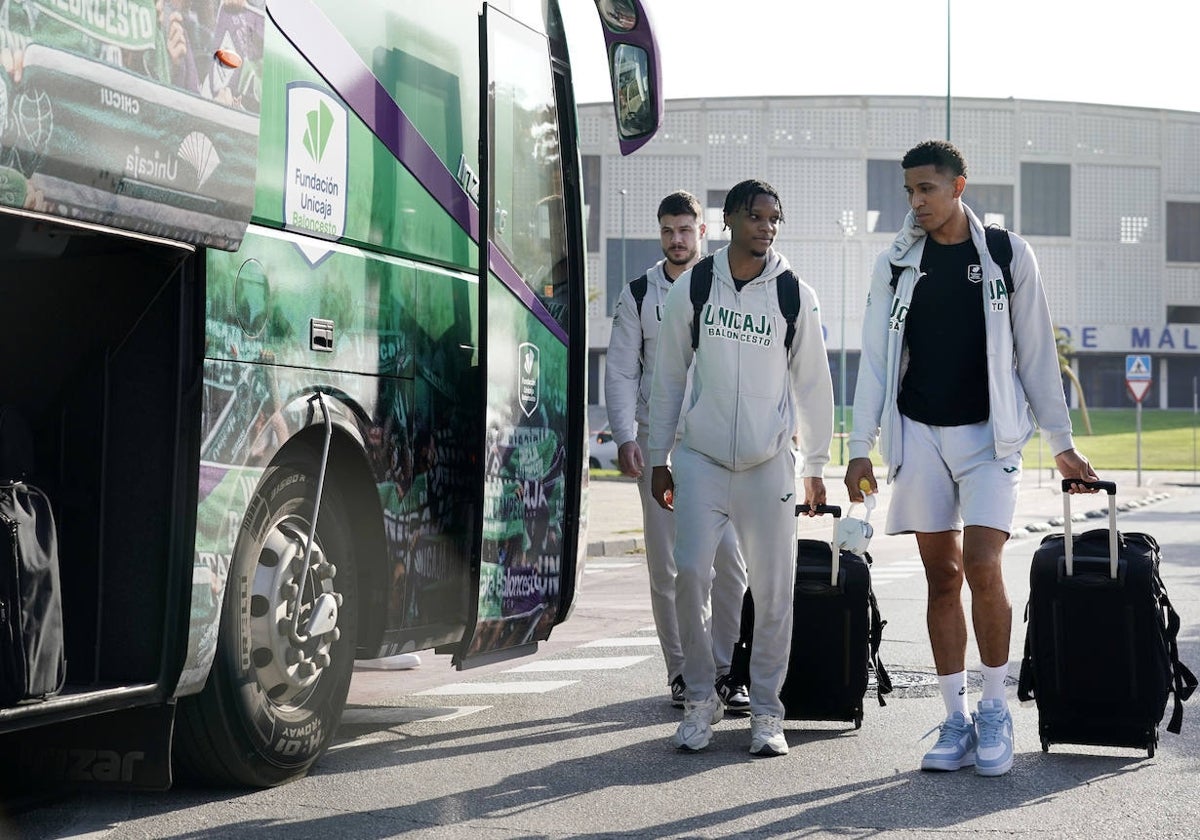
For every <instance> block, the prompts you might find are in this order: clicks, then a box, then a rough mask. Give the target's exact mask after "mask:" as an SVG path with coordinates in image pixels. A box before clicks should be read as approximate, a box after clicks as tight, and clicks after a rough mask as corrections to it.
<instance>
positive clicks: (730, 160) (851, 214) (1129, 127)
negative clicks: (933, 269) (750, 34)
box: [579, 96, 1200, 408]
mask: <svg viewBox="0 0 1200 840" xmlns="http://www.w3.org/2000/svg"><path fill="white" fill-rule="evenodd" d="M579 119H580V128H581V131H580V134H581V154H582V155H583V157H584V163H585V167H584V168H585V185H584V188H585V189H584V193H585V202H587V203H588V204H589V210H590V212H593V213H598V214H599V219H598V225H597V223H596V222H595V221H593V223H592V224H591V226H590V227H589V244H588V247H589V255H588V269H589V272H590V275H589V277H590V284H591V292H592V304H591V308H590V313H589V330H590V343H591V346H592V349H593V360H594V364H593V371H592V374H593V376H592V382H593V388H592V394H593V396H592V402H593V403H598V402H601V401H602V396H601V394H600V391H601V390H602V389H601V388H599V387H597V386H598V384H599V382H601V381H602V369H603V359H602V354H603V351H604V349H605V348H606V346H607V343H608V337H609V331H610V323H611V319H610V317H609V316H610V314H611V305H612V303H615V297H612V295H613V294H615V292H616V291H619V288H620V285H619V284H620V281H621V280H622V279H623V280H625V281H627V280H629V279H630V278H632V277H635V276H637V275H638V274H640V273H641V272H642V271H643V270H644V269H645V268H646V264H647V263H648V261H649V260H651V259H654V258H657V257H658V256H661V253H660V252H659V251H658V245H657V220H656V218H655V212H656V210H657V207H658V202H659V201H660V199H661V198H662V197H663V196H664V195H666V194H667V193H669V192H671V191H673V190H676V189H686V190H688V191H689V192H692V193H693V194H695V195H696V196H697V197H698V198H699V199H700V201H701V203H702V204H705V205H706V207H708V208H709V210H708V211H707V212H708V219H707V222H708V224H709V231H708V234H709V235H708V239H709V240H710V250H711V249H715V248H716V247H720V241H719V240H720V239H721V237H722V234H721V232H720V228H721V221H720V219H721V213H720V207H721V203H722V202H723V199H724V195H725V192H726V191H727V190H728V189H729V188H730V187H732V186H733V185H734V184H735V183H737V182H738V181H741V180H743V179H746V178H760V179H762V180H765V181H767V182H768V183H770V184H771V185H772V186H774V187H775V189H776V190H778V192H779V194H780V196H781V198H782V200H783V209H784V215H785V218H786V222H785V223H784V225H783V226H782V228H781V232H780V235H779V238H778V239H777V242H776V248H777V249H778V250H779V251H781V252H782V253H783V254H784V255H785V256H786V257H787V258H788V260H789V261H790V262H791V264H792V265H793V267H794V268H795V269H796V270H797V271H798V273H799V274H800V276H801V277H803V278H804V279H805V280H806V281H807V282H808V283H809V284H811V285H812V286H813V287H814V288H815V289H816V290H817V293H818V295H819V296H820V300H821V306H822V310H823V312H824V319H825V327H826V341H827V345H828V347H829V351H830V356H831V361H832V362H833V363H834V369H835V383H836V382H837V362H838V358H839V356H840V354H841V352H842V350H843V348H844V349H845V351H846V353H847V358H848V361H849V364H848V366H847V369H848V371H849V373H850V374H851V375H850V377H849V383H850V384H849V386H848V387H849V388H850V394H849V397H848V398H852V392H853V372H854V370H855V369H856V367H857V363H856V359H857V355H858V349H859V336H860V330H861V314H862V308H863V305H864V303H865V300H866V294H867V287H868V284H869V272H870V269H871V266H872V264H873V262H874V258H875V256H876V254H878V253H879V252H880V251H881V250H883V249H884V248H885V247H886V246H887V245H888V243H889V242H890V241H891V239H892V236H893V235H894V233H895V230H896V228H897V226H898V219H897V215H896V214H897V213H900V214H902V213H903V211H904V210H905V209H906V207H905V205H904V193H903V180H902V179H903V175H902V171H901V170H900V167H899V160H900V158H901V157H902V156H903V155H904V152H905V151H907V150H908V149H909V148H911V147H912V146H914V145H916V144H917V143H919V142H921V141H922V140H927V139H930V138H940V137H944V136H945V134H946V101H945V100H944V99H939V98H934V97H912V98H910V97H882V96H881V97H777V98H766V99H714V100H677V101H671V102H668V103H667V104H666V115H665V120H664V125H663V128H662V129H661V130H660V132H659V134H658V136H657V137H656V138H655V139H654V140H653V141H652V142H650V143H649V144H647V145H646V146H645V147H644V148H643V149H642V150H640V151H639V152H638V153H637V154H635V155H633V156H632V157H629V158H623V157H621V155H620V152H619V150H618V148H617V143H616V136H615V131H614V129H613V128H612V114H611V105H607V104H604V105H584V106H581V107H580V108H579ZM950 120H951V121H950V139H951V141H952V142H953V143H954V144H955V145H956V146H958V147H959V148H960V149H961V150H962V152H963V155H964V157H965V158H966V161H967V168H968V172H967V176H968V177H967V191H966V193H965V195H964V200H965V201H966V202H967V204H969V205H971V206H972V208H973V209H975V210H976V212H978V213H979V214H980V216H981V217H984V216H985V215H986V216H987V217H990V218H991V219H992V220H994V221H997V222H999V223H1000V224H1002V225H1003V226H1005V227H1008V228H1010V229H1012V230H1014V231H1015V232H1017V233H1020V234H1021V235H1022V236H1024V237H1025V238H1026V239H1027V240H1029V242H1030V243H1031V245H1032V246H1033V248H1034V252H1035V253H1036V255H1037V257H1038V261H1039V264H1040V266H1041V270H1042V275H1043V278H1044V280H1045V284H1046V288H1047V294H1048V296H1049V301H1050V309H1051V315H1052V317H1053V319H1054V322H1055V323H1056V324H1057V325H1059V326H1061V327H1063V328H1064V329H1066V330H1068V331H1069V333H1070V336H1071V341H1072V344H1073V347H1074V350H1075V351H1076V353H1077V356H1076V360H1075V365H1076V368H1077V372H1078V374H1079V376H1080V378H1081V380H1082V381H1083V383H1084V388H1085V392H1086V394H1087V397H1088V403H1089V405H1095V406H1101V405H1130V404H1132V403H1131V402H1130V401H1129V398H1128V397H1127V396H1126V395H1125V393H1124V370H1125V367H1124V365H1125V356H1126V355H1128V354H1148V355H1150V356H1151V357H1152V365H1153V371H1154V387H1153V389H1152V390H1151V392H1150V393H1149V394H1148V395H1147V397H1146V400H1145V405H1146V406H1147V407H1154V406H1158V407H1164V408H1165V407H1168V406H1171V407H1180V408H1183V407H1187V408H1191V406H1192V391H1193V378H1194V377H1197V376H1198V375H1200V114H1198V113H1191V112H1182V111H1165V110H1153V109H1141V108H1125V107H1116V106H1105V105H1088V104H1080V103H1064V102H1042V101H1028V100H1025V101H1018V100H1011V99H1009V100H991V99H955V100H952V102H951V114H950ZM597 164H598V165H597ZM622 190H624V191H625V192H624V194H622V193H621V191H622ZM844 222H850V224H848V225H844V224H843V223H844ZM622 225H624V228H625V238H626V241H625V248H626V252H625V253H626V257H625V260H626V264H627V267H626V270H625V273H626V274H627V275H628V276H626V277H623V278H622V270H621V259H620V257H619V256H618V254H619V253H620V246H621V241H622ZM597 231H598V241H595V240H596V239H597ZM844 231H846V233H844ZM634 254H636V255H637V257H636V259H634V258H633V257H631V255H634ZM843 307H844V309H843ZM843 321H844V324H845V329H844V332H843V329H842V324H843ZM843 339H844V340H843ZM835 387H836V386H835Z"/></svg>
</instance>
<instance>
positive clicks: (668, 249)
mask: <svg viewBox="0 0 1200 840" xmlns="http://www.w3.org/2000/svg"><path fill="white" fill-rule="evenodd" d="M701 212H702V210H701V207H700V201H699V199H697V198H696V197H695V196H694V195H692V194H691V193H689V192H685V191H683V190H679V191H677V192H673V193H671V194H670V195H668V196H666V197H665V198H664V199H663V200H662V201H661V202H659V205H658V234H659V240H660V244H661V245H662V252H663V259H661V260H659V261H658V262H657V263H655V264H654V265H653V266H651V267H650V268H649V269H647V270H646V273H645V274H643V275H642V276H641V277H639V278H637V279H635V280H634V281H632V282H630V283H626V284H625V287H624V288H623V289H622V290H621V296H620V297H619V298H618V299H617V307H616V310H615V311H614V312H613V323H612V334H611V335H610V337H609V340H608V356H607V357H606V359H605V373H604V402H605V405H606V406H607V408H608V424H609V426H610V427H611V429H612V433H613V439H614V440H616V442H617V447H618V449H617V465H618V466H619V467H620V469H621V472H623V473H624V474H625V475H627V476H630V477H631V478H636V479H637V480H638V492H639V493H640V494H641V497H642V527H643V529H644V532H645V536H646V567H647V570H648V571H649V574H650V609H651V612H652V613H653V614H654V627H655V630H656V631H657V633H658V642H659V646H660V647H661V648H662V653H663V659H664V661H665V662H666V665H667V685H668V686H669V690H670V692H671V700H672V702H673V703H674V704H675V705H676V706H677V707H678V708H683V704H684V689H685V687H686V685H685V683H684V679H683V645H682V644H681V643H680V641H679V622H678V620H677V619H676V617H675V558H674V556H673V552H674V549H675V514H674V513H672V512H671V511H669V510H664V509H663V508H661V507H659V506H658V503H657V502H655V501H654V497H653V496H651V495H650V475H649V473H648V472H646V470H645V466H646V462H645V452H646V447H647V445H648V443H647V441H648V439H649V436H650V408H649V401H650V383H651V380H652V379H653V376H654V361H655V358H656V355H657V350H658V332H659V324H660V322H661V321H662V313H663V301H664V299H665V298H666V296H667V292H668V291H670V289H671V284H673V283H674V282H675V279H676V278H677V277H679V275H681V274H683V273H684V272H685V271H687V270H688V269H689V268H691V267H692V266H693V265H695V264H696V261H697V260H699V259H700V240H701V239H703V238H704V223H703V222H702V221H701V218H702V217H701ZM639 298H640V300H639ZM745 592H746V567H745V564H744V563H743V562H742V558H741V555H740V554H739V553H738V547H737V539H736V537H734V534H733V530H732V529H729V528H727V529H725V533H724V536H723V537H722V539H721V542H720V544H719V545H718V546H717V554H716V562H715V564H714V575H713V587H712V651H713V660H714V661H715V663H716V669H717V670H716V673H717V678H716V684H715V687H716V690H717V694H718V695H719V696H720V698H721V702H722V704H723V705H724V706H725V708H726V710H728V711H730V712H740V713H745V712H749V711H750V697H749V695H748V694H747V693H746V687H745V685H742V684H741V683H740V682H739V681H737V680H736V679H733V678H732V677H730V676H729V666H730V663H731V661H732V658H733V647H734V645H735V644H736V643H737V639H738V635H739V632H740V628H741V615H742V597H743V595H744V594H745Z"/></svg>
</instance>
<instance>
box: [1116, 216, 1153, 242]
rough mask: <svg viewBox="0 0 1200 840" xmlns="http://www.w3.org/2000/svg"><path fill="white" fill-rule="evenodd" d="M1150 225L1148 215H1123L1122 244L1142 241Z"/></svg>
mask: <svg viewBox="0 0 1200 840" xmlns="http://www.w3.org/2000/svg"><path fill="white" fill-rule="evenodd" d="M1148 227H1150V219H1149V217H1147V216H1122V217H1121V244H1122V245H1136V244H1137V243H1139V242H1141V241H1142V239H1143V237H1145V235H1146V228H1148Z"/></svg>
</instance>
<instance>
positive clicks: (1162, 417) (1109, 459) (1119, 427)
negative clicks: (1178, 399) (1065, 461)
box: [1024, 408, 1200, 470]
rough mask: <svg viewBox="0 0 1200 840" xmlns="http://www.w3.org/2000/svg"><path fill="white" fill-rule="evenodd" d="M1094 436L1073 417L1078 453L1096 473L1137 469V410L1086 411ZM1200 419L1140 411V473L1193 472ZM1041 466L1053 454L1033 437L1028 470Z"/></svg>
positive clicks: (1169, 412) (1075, 413)
mask: <svg viewBox="0 0 1200 840" xmlns="http://www.w3.org/2000/svg"><path fill="white" fill-rule="evenodd" d="M1088 415H1089V416H1090V417H1091V420H1092V434H1090V435H1089V434H1088V433H1087V430H1086V428H1085V427H1084V425H1083V418H1082V416H1081V415H1080V412H1078V411H1072V412H1071V421H1072V424H1073V425H1074V427H1075V448H1076V449H1078V450H1079V451H1080V452H1082V453H1083V454H1084V455H1086V456H1087V458H1088V460H1089V461H1091V462H1092V463H1093V464H1094V465H1095V466H1096V469H1098V470H1132V469H1137V409H1133V408H1100V409H1096V408H1093V409H1091V410H1089V411H1088ZM1198 420H1200V418H1197V416H1196V415H1195V414H1193V413H1192V412H1191V411H1189V410H1165V409H1142V469H1144V470H1190V469H1192V468H1193V466H1194V464H1195V460H1194V459H1195V458H1196V457H1200V456H1197V454H1196V450H1195V449H1194V448H1193V447H1194V446H1196V443H1194V441H1197V440H1198V439H1200V431H1197V422H1198ZM1039 446H1040V447H1041V453H1042V461H1043V463H1046V464H1049V463H1050V462H1051V460H1052V459H1051V458H1050V455H1049V450H1048V449H1047V448H1046V446H1045V445H1044V444H1042V443H1041V441H1040V436H1038V437H1035V438H1034V439H1033V440H1032V441H1030V442H1029V445H1028V446H1027V447H1026V448H1025V452H1024V456H1025V466H1026V467H1027V468H1028V467H1029V466H1031V465H1033V464H1036V463H1037V458H1038V448H1039Z"/></svg>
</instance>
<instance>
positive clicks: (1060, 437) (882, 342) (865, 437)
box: [849, 204, 1074, 481]
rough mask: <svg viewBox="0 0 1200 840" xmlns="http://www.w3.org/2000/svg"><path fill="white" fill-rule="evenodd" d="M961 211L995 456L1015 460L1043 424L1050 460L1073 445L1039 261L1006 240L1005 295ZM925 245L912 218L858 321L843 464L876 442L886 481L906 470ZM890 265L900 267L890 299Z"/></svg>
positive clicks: (875, 276)
mask: <svg viewBox="0 0 1200 840" xmlns="http://www.w3.org/2000/svg"><path fill="white" fill-rule="evenodd" d="M963 209H964V210H965V211H966V214H967V221H968V223H969V225H970V228H971V241H972V242H974V243H975V249H976V250H977V251H979V259H980V262H981V263H982V264H983V277H984V284H985V286H984V294H983V311H984V329H985V330H986V331H987V375H988V401H989V406H990V419H991V422H992V432H993V436H994V438H995V457H997V458H1004V457H1007V456H1009V455H1011V454H1013V453H1015V452H1019V451H1020V450H1021V449H1022V447H1024V446H1025V444H1026V443H1028V442H1029V439H1030V438H1031V437H1033V433H1034V429H1035V425H1034V424H1035V422H1036V423H1037V424H1038V425H1040V426H1041V429H1042V433H1043V434H1044V435H1045V436H1046V441H1047V443H1048V444H1049V445H1050V451H1051V452H1052V453H1053V454H1056V455H1057V454H1058V453H1060V452H1063V451H1065V450H1067V449H1071V448H1072V447H1073V446H1074V442H1073V440H1072V436H1071V415H1070V413H1069V412H1068V410H1067V400H1066V395H1065V394H1064V393H1063V388H1062V375H1061V373H1060V371H1059V366H1058V348H1057V346H1056V345H1055V341H1054V326H1053V324H1052V322H1051V320H1050V306H1049V304H1047V302H1046V290H1045V288H1044V287H1043V286H1042V276H1041V273H1040V272H1039V271H1038V265H1037V259H1036V258H1035V257H1034V255H1033V250H1032V249H1031V248H1030V247H1029V245H1028V243H1026V242H1025V240H1024V239H1021V238H1020V237H1019V236H1017V235H1016V234H1014V233H1010V234H1009V239H1010V240H1011V241H1012V248H1013V260H1012V264H1011V266H1010V271H1011V273H1012V279H1013V293H1012V295H1011V296H1008V295H1005V294H1004V273H1003V272H1002V271H1001V269H1000V267H999V266H998V265H996V263H995V261H993V260H992V256H991V254H989V253H988V249H987V241H986V239H985V236H984V231H983V224H982V223H981V222H980V221H979V218H978V217H977V216H976V215H975V213H974V212H972V210H971V208H970V207H967V206H966V205H965V204H964V205H963ZM925 237H926V233H925V230H924V229H923V228H922V227H921V226H920V225H918V224H917V223H916V221H915V217H914V216H913V213H912V211H909V214H908V216H907V217H906V218H905V220H904V224H903V225H902V226H901V229H900V233H898V234H897V235H896V239H895V240H894V241H893V242H892V245H891V247H890V248H888V250H886V251H884V252H883V253H881V254H880V255H879V257H878V258H877V259H876V260H875V268H874V271H873V273H872V275H871V291H870V292H869V293H868V295H867V310H866V314H865V316H864V317H863V336H862V345H863V347H862V358H861V360H860V362H859V366H858V382H857V384H856V385H855V389H854V429H853V431H852V432H851V434H850V440H849V449H850V457H851V458H866V457H869V455H870V453H871V449H872V447H874V445H875V439H876V434H878V435H879V452H880V455H881V456H882V457H883V460H884V462H885V463H886V464H887V465H888V481H891V480H892V479H893V478H894V477H895V475H896V471H897V470H898V469H899V468H900V465H901V464H902V463H903V462H904V451H903V445H902V443H901V434H900V410H899V408H898V407H897V403H896V399H897V396H898V395H899V390H900V381H901V379H902V378H903V377H904V371H905V369H906V367H907V365H908V351H907V349H906V347H905V343H904V326H905V317H906V316H907V314H908V307H909V304H910V303H911V301H912V296H913V290H914V288H915V287H916V284H917V283H918V282H920V272H921V255H922V254H923V253H924V251H925V241H926V240H925ZM892 263H894V264H896V265H898V266H901V267H903V269H904V271H903V272H902V273H901V274H900V278H899V280H898V281H897V283H896V290H895V292H894V293H893V291H892V288H891V282H892V269H891V264H892ZM1009 307H1012V312H1011V314H1010V312H1009ZM1031 409H1032V413H1031ZM1035 417H1036V421H1035Z"/></svg>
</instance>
